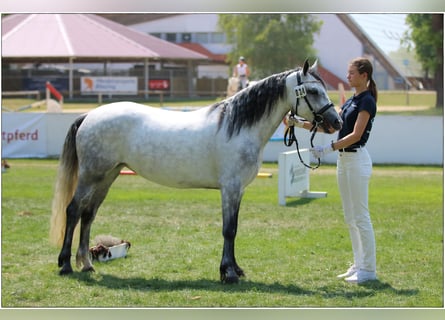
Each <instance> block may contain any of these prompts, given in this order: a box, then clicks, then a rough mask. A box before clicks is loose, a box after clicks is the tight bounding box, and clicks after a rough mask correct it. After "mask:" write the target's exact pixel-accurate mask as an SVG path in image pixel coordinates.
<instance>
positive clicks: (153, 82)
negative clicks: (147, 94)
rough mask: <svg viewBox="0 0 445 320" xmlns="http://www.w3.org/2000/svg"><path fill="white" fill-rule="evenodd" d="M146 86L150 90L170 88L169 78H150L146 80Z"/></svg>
mask: <svg viewBox="0 0 445 320" xmlns="http://www.w3.org/2000/svg"><path fill="white" fill-rule="evenodd" d="M148 88H149V89H150V90H168V89H170V80H169V79H150V80H148Z"/></svg>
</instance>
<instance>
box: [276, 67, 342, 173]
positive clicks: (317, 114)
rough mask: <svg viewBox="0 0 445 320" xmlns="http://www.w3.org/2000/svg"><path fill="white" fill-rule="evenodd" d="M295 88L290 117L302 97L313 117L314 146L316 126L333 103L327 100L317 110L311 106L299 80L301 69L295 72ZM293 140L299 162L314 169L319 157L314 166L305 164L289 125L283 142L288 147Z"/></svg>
mask: <svg viewBox="0 0 445 320" xmlns="http://www.w3.org/2000/svg"><path fill="white" fill-rule="evenodd" d="M294 90H295V96H296V98H297V100H296V103H295V113H294V112H293V111H292V110H291V117H294V116H295V114H298V105H299V104H300V99H304V101H305V102H306V104H307V106H308V107H309V109H310V110H311V112H312V114H313V116H314V119H313V120H312V128H311V130H310V131H311V132H312V135H311V147H312V148H313V147H314V138H315V133H316V132H317V128H318V126H319V125H320V124H322V123H323V121H324V117H323V113H325V112H326V111H327V110H328V109H329V108H331V107H333V106H334V104H333V103H332V102H331V101H329V102H328V103H327V104H326V105H324V106H323V108H321V109H320V110H319V111H315V110H314V108H313V107H312V105H311V103H310V102H309V99H308V98H307V91H306V87H305V86H304V82H303V81H301V71H300V72H298V73H297V86H296V87H295V88H294ZM294 142H295V144H296V147H297V151H298V157H299V158H300V162H301V163H302V164H303V165H304V166H305V167H306V168H309V169H312V170H315V169H317V168H318V167H319V166H320V158H318V164H317V165H316V166H315V167H312V166H311V165H310V164H306V163H305V162H304V161H303V159H302V157H301V155H300V148H299V147H298V141H297V137H296V136H295V132H294V127H293V126H290V127H288V128H287V129H286V132H285V133H284V144H285V145H286V146H288V147H290V146H292V144H293V143H294Z"/></svg>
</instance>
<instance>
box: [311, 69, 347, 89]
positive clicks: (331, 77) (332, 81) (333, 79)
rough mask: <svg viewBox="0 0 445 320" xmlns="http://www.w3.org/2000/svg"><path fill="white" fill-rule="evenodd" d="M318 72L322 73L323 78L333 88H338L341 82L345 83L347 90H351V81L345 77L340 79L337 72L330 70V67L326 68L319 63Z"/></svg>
mask: <svg viewBox="0 0 445 320" xmlns="http://www.w3.org/2000/svg"><path fill="white" fill-rule="evenodd" d="M318 73H319V74H320V77H321V78H322V79H323V81H324V82H325V83H326V85H327V86H328V87H330V88H331V89H332V90H337V89H338V84H339V83H342V84H343V87H344V88H345V90H351V87H350V86H349V83H347V82H346V81H344V80H343V79H340V78H339V77H337V76H336V75H335V74H333V73H332V72H330V71H329V70H328V69H326V68H324V67H323V66H321V65H318Z"/></svg>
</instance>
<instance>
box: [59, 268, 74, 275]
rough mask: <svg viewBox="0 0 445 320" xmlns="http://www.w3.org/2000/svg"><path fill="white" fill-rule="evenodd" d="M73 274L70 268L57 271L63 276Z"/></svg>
mask: <svg viewBox="0 0 445 320" xmlns="http://www.w3.org/2000/svg"><path fill="white" fill-rule="evenodd" d="M71 273H73V269H72V268H71V267H63V268H62V270H60V271H59V275H61V276H64V275H67V274H71Z"/></svg>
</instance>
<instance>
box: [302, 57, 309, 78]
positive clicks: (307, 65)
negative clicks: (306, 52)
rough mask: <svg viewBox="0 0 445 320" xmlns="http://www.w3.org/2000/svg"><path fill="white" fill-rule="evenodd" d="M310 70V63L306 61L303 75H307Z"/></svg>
mask: <svg viewBox="0 0 445 320" xmlns="http://www.w3.org/2000/svg"><path fill="white" fill-rule="evenodd" d="M308 70H309V61H308V60H307V59H306V60H304V66H303V74H304V75H306V73H307V71H308Z"/></svg>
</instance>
